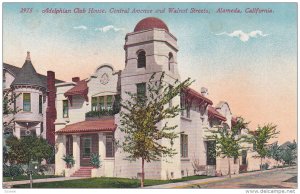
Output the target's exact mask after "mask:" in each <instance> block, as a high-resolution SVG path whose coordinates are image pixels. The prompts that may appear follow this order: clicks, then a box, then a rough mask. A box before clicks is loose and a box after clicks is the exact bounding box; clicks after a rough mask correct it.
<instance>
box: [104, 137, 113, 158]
mask: <svg viewBox="0 0 300 194" xmlns="http://www.w3.org/2000/svg"><path fill="white" fill-rule="evenodd" d="M113 137H114V136H113V134H107V135H106V144H105V148H106V157H114V156H115V151H114V139H113Z"/></svg>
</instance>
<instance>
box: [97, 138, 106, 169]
mask: <svg viewBox="0 0 300 194" xmlns="http://www.w3.org/2000/svg"><path fill="white" fill-rule="evenodd" d="M98 136H99V155H100V160H101V162H102V166H103V165H104V159H105V158H106V151H105V136H104V134H103V133H98Z"/></svg>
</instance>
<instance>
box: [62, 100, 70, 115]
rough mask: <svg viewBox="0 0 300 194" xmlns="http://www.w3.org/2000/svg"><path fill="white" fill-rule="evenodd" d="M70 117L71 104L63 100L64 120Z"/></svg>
mask: <svg viewBox="0 0 300 194" xmlns="http://www.w3.org/2000/svg"><path fill="white" fill-rule="evenodd" d="M68 117H69V102H68V100H63V118H68Z"/></svg>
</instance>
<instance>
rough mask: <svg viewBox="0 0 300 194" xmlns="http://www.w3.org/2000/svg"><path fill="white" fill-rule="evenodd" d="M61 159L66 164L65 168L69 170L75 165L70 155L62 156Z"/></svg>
mask: <svg viewBox="0 0 300 194" xmlns="http://www.w3.org/2000/svg"><path fill="white" fill-rule="evenodd" d="M62 159H63V161H65V162H66V166H67V168H71V167H73V166H74V164H75V160H74V158H73V156H72V155H64V156H63V158H62Z"/></svg>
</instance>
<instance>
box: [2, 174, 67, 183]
mask: <svg viewBox="0 0 300 194" xmlns="http://www.w3.org/2000/svg"><path fill="white" fill-rule="evenodd" d="M57 177H62V176H56V175H32V179H46V178H57ZM22 180H29V176H27V175H21V176H16V177H14V178H12V177H3V182H10V181H22Z"/></svg>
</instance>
